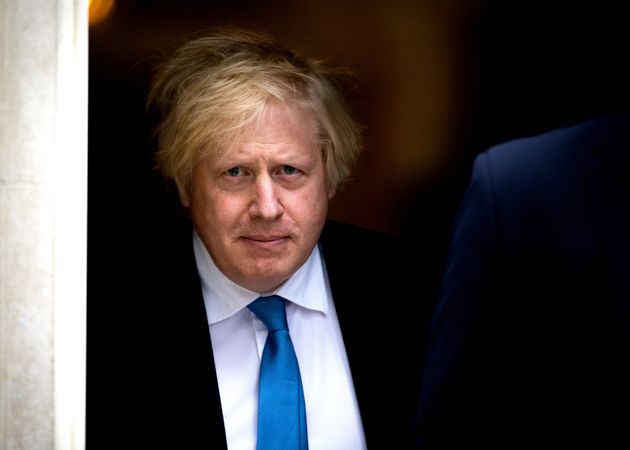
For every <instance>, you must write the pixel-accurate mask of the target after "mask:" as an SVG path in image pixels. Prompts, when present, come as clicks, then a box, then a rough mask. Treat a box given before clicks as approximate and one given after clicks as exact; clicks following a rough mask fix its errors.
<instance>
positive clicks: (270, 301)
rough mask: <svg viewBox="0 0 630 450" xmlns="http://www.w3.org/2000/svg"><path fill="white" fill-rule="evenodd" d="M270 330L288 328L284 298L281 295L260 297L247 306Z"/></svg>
mask: <svg viewBox="0 0 630 450" xmlns="http://www.w3.org/2000/svg"><path fill="white" fill-rule="evenodd" d="M247 307H248V308H249V309H250V311H252V312H253V313H254V314H256V317H258V318H259V319H260V320H262V322H263V323H264V324H265V326H266V327H267V329H268V330H269V331H278V330H288V329H289V327H288V325H287V313H286V311H285V309H284V298H282V297H280V296H279V295H270V296H268V297H258V298H257V299H256V300H254V301H253V302H252V303H250V304H249V305H248V306H247Z"/></svg>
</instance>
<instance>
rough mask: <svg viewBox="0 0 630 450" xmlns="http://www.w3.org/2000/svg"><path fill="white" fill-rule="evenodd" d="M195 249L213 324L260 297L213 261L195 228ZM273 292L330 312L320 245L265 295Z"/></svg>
mask: <svg viewBox="0 0 630 450" xmlns="http://www.w3.org/2000/svg"><path fill="white" fill-rule="evenodd" d="M193 250H194V253H195V261H196V263H197V270H198V272H199V277H200V279H201V290H202V292H203V299H204V303H205V306H206V314H207V316H208V323H209V324H210V325H213V324H215V323H217V322H220V321H222V320H224V319H227V318H228V317H231V316H233V315H234V314H236V313H237V312H239V311H240V310H242V309H243V308H245V307H247V305H249V304H250V303H251V302H253V301H254V300H256V299H257V298H258V297H260V296H261V294H260V293H258V292H253V291H250V290H249V289H245V288H244V287H242V286H239V285H238V284H236V283H234V282H233V281H232V280H230V279H229V278H228V277H227V276H225V275H224V274H223V272H221V271H220V270H219V268H218V267H217V266H216V264H215V263H214V261H213V260H212V257H211V256H210V254H209V253H208V250H207V249H206V246H205V245H204V244H203V241H202V240H201V238H200V237H199V234H198V233H197V232H196V231H193ZM272 294H275V295H279V296H281V297H284V298H286V299H287V300H289V301H291V302H292V303H295V304H296V305H299V306H301V307H303V308H307V309H311V310H314V311H319V312H321V313H323V314H326V313H327V312H328V304H327V301H326V298H327V294H326V281H325V278H324V268H323V262H322V259H321V254H320V251H319V247H318V246H315V248H313V251H312V252H311V254H310V256H309V257H308V259H307V260H306V262H305V263H304V264H302V266H300V268H298V270H297V271H295V273H294V274H293V275H291V277H290V278H289V279H288V280H287V281H286V282H284V283H283V284H282V285H281V286H280V287H279V288H278V289H276V290H275V291H273V292H269V293H265V294H264V295H272Z"/></svg>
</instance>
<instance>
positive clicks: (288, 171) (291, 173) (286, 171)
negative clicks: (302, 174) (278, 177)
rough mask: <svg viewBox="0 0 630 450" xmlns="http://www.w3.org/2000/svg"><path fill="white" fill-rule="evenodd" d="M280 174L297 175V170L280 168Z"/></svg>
mask: <svg viewBox="0 0 630 450" xmlns="http://www.w3.org/2000/svg"><path fill="white" fill-rule="evenodd" d="M282 172H283V173H284V174H285V175H293V174H295V173H297V169H296V168H295V167H293V166H282Z"/></svg>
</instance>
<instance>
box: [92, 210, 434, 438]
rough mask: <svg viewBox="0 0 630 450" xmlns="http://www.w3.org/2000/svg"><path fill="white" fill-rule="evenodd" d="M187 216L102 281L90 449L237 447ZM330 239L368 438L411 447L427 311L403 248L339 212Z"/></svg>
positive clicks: (97, 298) (324, 240)
mask: <svg viewBox="0 0 630 450" xmlns="http://www.w3.org/2000/svg"><path fill="white" fill-rule="evenodd" d="M182 228H183V229H182V230H181V231H180V230H178V231H177V232H176V233H175V232H173V233H171V234H170V235H169V236H168V238H165V236H163V235H162V236H160V233H154V241H153V242H151V243H150V245H148V246H147V247H146V248H143V249H142V251H141V252H140V253H141V255H142V257H141V258H138V260H137V261H135V260H134V259H133V257H126V258H127V262H126V264H125V267H126V269H124V272H126V275H130V276H126V277H125V275H122V278H126V280H125V281H124V282H122V281H121V280H120V279H117V278H114V277H110V279H112V281H113V282H112V283H111V286H109V288H108V289H107V291H108V292H109V293H108V294H107V295H102V294H101V293H100V291H99V289H97V288H94V289H92V292H94V295H93V298H91V299H90V303H89V304H90V305H92V306H91V307H90V309H89V311H90V315H89V319H88V321H89V323H88V326H89V327H90V328H89V329H88V408H87V448H88V449H89V450H94V449H101V448H103V449H105V448H107V449H114V448H115V449H122V448H134V449H138V448H147V449H178V450H194V449H206V450H207V449H223V448H226V442H225V430H224V426H223V417H222V413H221V406H220V399H219V391H218V386H217V379H216V374H215V368H214V362H213V356H212V346H211V342H210V335H209V330H208V324H207V319H206V314H205V311H204V303H203V299H202V294H201V289H200V282H199V278H198V274H197V269H196V266H195V261H194V256H193V252H192V240H191V232H192V231H191V227H190V224H189V223H185V224H183V226H182ZM320 245H321V249H322V252H323V256H324V259H325V262H326V266H327V270H328V275H329V279H330V284H331V289H332V293H333V298H334V301H335V305H336V309H337V313H338V316H339V322H340V326H341V330H342V334H343V338H344V343H345V346H346V350H347V353H348V358H349V362H350V366H351V371H352V375H353V381H354V385H355V390H356V394H357V397H358V401H359V407H360V411H361V416H362V420H363V425H364V428H365V432H366V437H367V440H368V445H369V448H371V449H378V448H401V447H402V446H403V445H404V442H405V439H408V437H409V436H408V432H409V430H410V429H411V424H412V421H413V414H414V410H415V399H416V398H417V395H418V394H419V382H420V373H419V372H420V364H419V363H418V361H417V360H416V359H415V358H413V357H412V355H415V354H417V352H418V348H421V347H422V346H423V344H422V339H423V337H424V335H425V333H426V331H425V329H424V325H425V323H426V324H427V325H428V320H427V317H426V315H423V314H422V313H421V311H419V308H418V306H417V305H414V304H413V303H412V301H413V302H418V301H419V300H418V299H417V298H416V297H415V296H414V295H413V293H409V292H405V289H404V288H405V287H406V286H407V281H408V279H406V278H405V274H404V273H403V272H402V269H401V267H402V263H401V259H400V254H399V250H400V249H399V248H397V244H396V242H395V241H394V240H390V239H389V238H386V237H385V236H383V235H380V234H377V233H375V232H372V231H368V230H364V229H359V228H356V227H353V226H349V225H343V224H340V223H335V222H330V221H329V222H328V223H327V224H326V227H325V230H324V232H323V234H322V237H321V240H320ZM156 250H157V251H156ZM147 256H148V258H147ZM147 259H148V261H147ZM121 271H123V270H118V271H116V274H117V277H118V275H119V274H120V272H121ZM414 282H415V283H416V286H418V285H419V284H420V279H419V278H418V277H416V279H414ZM105 284H106V283H105ZM105 288H106V287H103V289H105ZM97 291H99V292H97ZM399 292H400V293H401V294H402V295H399V294H398V293H399ZM103 297H109V300H108V299H104V298H103ZM112 299H115V300H112ZM101 301H102V302H107V301H109V302H112V301H114V302H115V305H116V306H113V305H111V304H109V306H107V307H103V305H104V304H105V303H100V302H101ZM411 311H417V312H416V313H415V314H410V312H411ZM349 450H351V449H349Z"/></svg>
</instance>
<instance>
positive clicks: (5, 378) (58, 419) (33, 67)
mask: <svg viewBox="0 0 630 450" xmlns="http://www.w3.org/2000/svg"><path fill="white" fill-rule="evenodd" d="M86 198H87V0H2V1H0V448H2V449H6V450H14V449H28V450H39V449H56V450H71V449H72V450H78V449H82V448H83V447H84V421H85V412H84V411H85V409H84V402H85V283H86V276H85V272H86V210H87V206H86Z"/></svg>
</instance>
